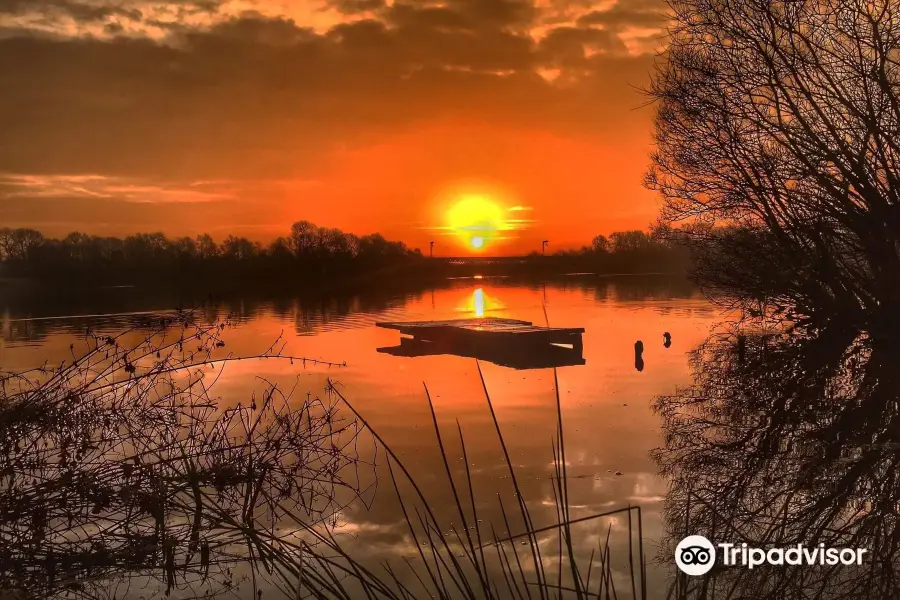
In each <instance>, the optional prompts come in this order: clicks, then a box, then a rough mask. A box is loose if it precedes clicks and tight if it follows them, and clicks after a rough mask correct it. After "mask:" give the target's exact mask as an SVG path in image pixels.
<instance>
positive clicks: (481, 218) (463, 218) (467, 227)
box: [447, 194, 506, 250]
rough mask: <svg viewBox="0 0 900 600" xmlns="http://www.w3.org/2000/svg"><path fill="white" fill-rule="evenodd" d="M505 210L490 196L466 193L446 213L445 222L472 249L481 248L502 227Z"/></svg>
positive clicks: (493, 237)
mask: <svg viewBox="0 0 900 600" xmlns="http://www.w3.org/2000/svg"><path fill="white" fill-rule="evenodd" d="M504 213H505V210H504V209H503V208H501V207H500V205H498V204H497V203H496V202H494V201H493V200H491V199H490V198H488V197H486V196H482V195H474V194H473V195H466V196H463V197H462V198H461V199H460V200H458V201H457V202H456V203H455V204H454V205H453V206H452V207H451V208H450V210H449V211H448V213H447V224H448V226H449V227H450V229H451V231H453V232H454V233H455V234H456V235H457V237H458V238H459V239H460V240H461V241H462V242H463V243H464V244H465V245H466V246H468V247H470V248H472V249H473V250H482V249H484V248H485V247H487V246H488V245H489V243H490V242H491V240H493V239H495V238H496V237H497V234H498V232H499V231H502V230H503V229H504V225H505V222H506V216H505V214H504Z"/></svg>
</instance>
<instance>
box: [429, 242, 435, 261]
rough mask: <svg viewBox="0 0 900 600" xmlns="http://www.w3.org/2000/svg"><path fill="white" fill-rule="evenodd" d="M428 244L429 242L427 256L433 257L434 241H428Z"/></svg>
mask: <svg viewBox="0 0 900 600" xmlns="http://www.w3.org/2000/svg"><path fill="white" fill-rule="evenodd" d="M428 244H429V248H428V257H429V258H434V242H428Z"/></svg>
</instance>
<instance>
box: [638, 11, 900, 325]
mask: <svg viewBox="0 0 900 600" xmlns="http://www.w3.org/2000/svg"><path fill="white" fill-rule="evenodd" d="M669 4H670V7H671V9H672V22H673V26H672V36H671V38H672V39H671V45H670V48H669V50H668V51H667V53H666V60H665V63H664V64H662V65H661V66H660V68H659V69H658V71H657V73H656V76H655V78H654V82H653V84H652V86H651V89H650V90H649V93H650V95H651V96H652V97H653V98H655V99H656V100H657V101H658V114H657V118H656V142H657V148H658V151H657V152H656V153H655V155H654V167H653V168H652V170H651V172H650V173H649V174H648V184H649V185H650V186H651V187H652V188H655V189H657V190H659V191H660V192H661V194H662V196H663V197H664V200H665V206H664V211H663V215H662V216H663V221H664V222H667V223H670V224H674V223H677V222H693V223H703V224H706V225H710V224H716V225H717V226H718V228H717V229H715V230H712V229H710V228H708V227H707V228H703V227H700V228H687V229H685V230H684V231H683V232H682V233H683V239H684V240H685V241H687V242H688V243H693V244H694V246H695V248H697V249H698V250H699V252H698V255H699V257H700V258H699V262H698V279H699V280H700V282H701V283H703V284H705V285H708V286H710V287H713V288H717V289H718V290H719V291H724V292H727V293H728V294H729V295H730V296H733V297H735V298H737V299H738V300H739V301H740V302H742V303H743V304H745V305H750V304H752V303H754V302H756V301H758V300H759V299H760V298H766V299H768V300H769V301H770V302H774V303H775V304H783V305H785V306H787V307H794V308H796V309H797V311H796V312H797V313H798V314H797V315H794V316H795V318H809V319H814V320H816V321H818V322H820V323H822V322H827V321H830V320H834V319H835V318H836V317H837V315H840V318H841V319H842V320H843V321H845V322H850V321H852V322H854V323H856V324H858V325H861V326H863V327H868V328H873V329H879V328H883V327H885V326H889V325H891V324H893V323H894V322H895V320H896V318H897V317H896V316H895V315H896V310H895V309H896V307H897V305H898V303H900V302H898V300H900V296H898V294H900V292H898V288H897V287H896V286H894V285H892V284H890V283H888V282H889V280H890V276H889V273H897V272H898V270H900V196H898V194H900V187H898V182H900V179H898V178H900V168H898V167H900V162H898V161H900V146H898V144H900V135H898V133H900V131H898V130H900V64H898V55H897V48H898V45H900V12H898V11H897V10H896V5H895V3H893V2H891V1H890V0H874V1H868V0H867V1H863V0H824V1H816V2H812V1H798V2H774V1H758V2H757V1H752V2H746V1H743V0H670V3H669Z"/></svg>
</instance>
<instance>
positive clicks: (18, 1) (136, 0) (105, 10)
mask: <svg viewBox="0 0 900 600" xmlns="http://www.w3.org/2000/svg"><path fill="white" fill-rule="evenodd" d="M223 1H224V0H171V1H170V2H168V4H169V5H170V6H171V7H172V8H173V9H175V10H176V12H179V13H182V14H189V13H195V12H213V11H215V10H217V9H218V7H219V6H220V5H221V4H222V2H223ZM146 4H147V3H146V1H145V0H95V1H93V2H90V1H82V0H0V15H41V16H42V18H43V20H44V21H45V22H51V21H52V20H53V19H54V18H56V17H60V16H68V17H71V18H72V19H74V20H75V21H78V22H87V23H90V22H94V21H105V20H107V19H109V18H125V19H130V20H133V21H140V20H141V18H142V17H143V16H144V15H143V13H142V11H141V7H142V6H144V5H146Z"/></svg>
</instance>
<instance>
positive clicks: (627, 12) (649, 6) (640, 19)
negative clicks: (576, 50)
mask: <svg viewBox="0 0 900 600" xmlns="http://www.w3.org/2000/svg"><path fill="white" fill-rule="evenodd" d="M666 15H667V13H666V5H665V4H664V3H662V2H659V1H658V0H619V2H617V3H616V4H614V5H612V6H611V7H610V8H608V9H606V10H594V11H590V12H588V13H586V14H584V15H582V16H581V17H579V19H578V25H580V26H582V27H590V26H594V25H600V26H603V27H606V28H608V29H610V30H614V31H619V30H622V29H625V28H627V27H660V26H662V25H664V24H665V22H666V18H667V16H666Z"/></svg>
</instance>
